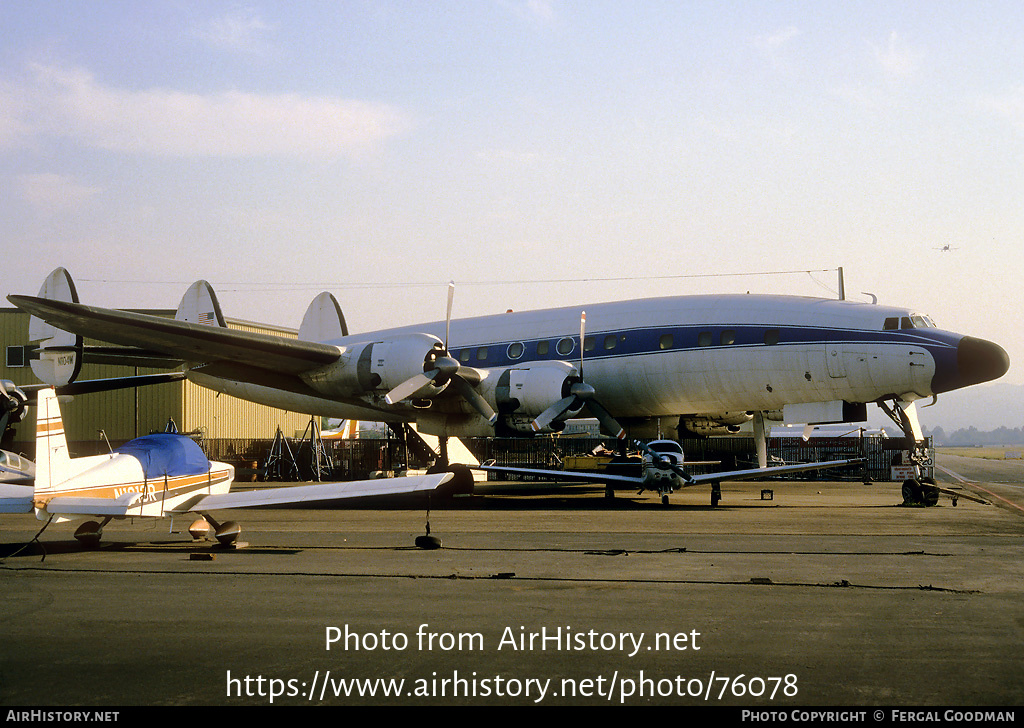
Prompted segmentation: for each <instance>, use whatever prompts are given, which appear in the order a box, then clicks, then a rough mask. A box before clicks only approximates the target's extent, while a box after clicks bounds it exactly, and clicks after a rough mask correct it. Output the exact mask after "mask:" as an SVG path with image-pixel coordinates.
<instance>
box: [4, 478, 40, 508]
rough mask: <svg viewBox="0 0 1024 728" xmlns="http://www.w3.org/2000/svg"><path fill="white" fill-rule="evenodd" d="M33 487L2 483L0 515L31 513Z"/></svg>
mask: <svg viewBox="0 0 1024 728" xmlns="http://www.w3.org/2000/svg"><path fill="white" fill-rule="evenodd" d="M33 490H34V489H33V487H32V486H31V485H11V484H9V483H0V513H31V512H32V492H33Z"/></svg>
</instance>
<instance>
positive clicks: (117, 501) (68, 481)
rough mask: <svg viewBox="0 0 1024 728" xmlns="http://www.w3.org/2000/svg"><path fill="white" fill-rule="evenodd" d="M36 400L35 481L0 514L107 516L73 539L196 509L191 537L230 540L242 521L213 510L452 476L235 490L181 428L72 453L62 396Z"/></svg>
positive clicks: (332, 496) (224, 471)
mask: <svg viewBox="0 0 1024 728" xmlns="http://www.w3.org/2000/svg"><path fill="white" fill-rule="evenodd" d="M37 399H38V404H37V407H38V413H37V417H36V460H35V483H34V485H31V486H28V485H9V484H0V513H32V512H34V513H35V515H36V518H38V519H39V520H41V521H46V522H47V525H49V524H50V523H51V522H57V523H60V522H64V521H74V520H81V519H84V518H92V517H97V518H100V519H102V521H101V522H97V521H86V522H85V523H83V524H82V525H80V526H79V527H78V530H76V531H75V538H77V539H78V540H79V541H82V542H83V543H92V544H94V543H96V542H97V541H99V539H100V536H101V535H102V529H103V526H104V525H106V524H107V523H108V522H109V521H110V520H111V519H114V518H118V519H123V518H167V517H173V516H177V515H186V514H189V513H192V514H198V515H200V516H201V518H200V519H198V520H197V521H195V522H194V523H193V524H192V526H191V527H190V528H189V532H190V533H192V534H193V536H198V535H206V533H208V532H209V531H210V530H211V525H212V528H213V530H214V533H215V536H216V538H217V540H218V541H219V542H220V543H221V544H223V545H231V544H234V543H236V539H237V538H238V535H239V533H240V528H239V527H238V524H236V523H234V522H232V521H228V522H225V523H218V522H217V521H215V520H214V519H213V518H212V516H211V515H210V512H211V511H219V510H224V509H231V508H253V507H258V506H267V505H283V504H296V505H299V504H304V503H311V502H314V501H325V500H337V499H342V498H356V497H361V496H376V495H389V494H393V493H410V492H415V491H431V490H434V489H435V488H437V487H438V486H439V485H441V484H442V483H444V482H446V481H447V480H449V479H450V478H451V477H452V476H451V474H450V473H440V474H436V475H424V476H411V477H407V478H391V479H384V480H364V481H354V482H347V483H320V484H317V485H303V486H292V487H284V488H270V489H264V490H251V491H240V492H234V493H232V492H229V491H230V489H231V484H232V482H233V480H234V476H235V470H234V468H233V467H232V466H231V465H228V464H226V463H219V462H211V461H210V460H208V459H207V458H206V455H204V454H203V451H202V450H201V449H200V448H199V446H198V445H197V444H196V443H195V442H194V441H192V440H191V439H189V438H187V437H184V436H182V435H168V434H161V435H148V436H146V437H140V438H136V439H135V440H132V441H130V442H128V443H126V444H125V445H122V446H121V447H119V448H117V449H116V450H114V451H113V452H111V453H110V454H108V455H95V456H90V457H82V458H72V457H70V454H69V452H68V444H67V438H66V437H65V435H64V423H63V420H62V418H61V414H60V406H59V404H58V401H57V395H56V394H55V392H54V390H53V389H52V388H47V389H42V390H40V391H39V393H38V395H37ZM44 528H45V526H44Z"/></svg>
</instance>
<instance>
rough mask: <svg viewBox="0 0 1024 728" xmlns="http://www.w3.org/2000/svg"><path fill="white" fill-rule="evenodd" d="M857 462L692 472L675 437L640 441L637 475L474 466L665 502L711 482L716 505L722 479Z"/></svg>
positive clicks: (712, 502) (766, 475)
mask: <svg viewBox="0 0 1024 728" xmlns="http://www.w3.org/2000/svg"><path fill="white" fill-rule="evenodd" d="M858 462H861V460H860V459H849V460H826V461H822V462H815V463H795V464H791V465H773V466H771V467H764V468H747V469H745V470H728V471H722V472H715V473H704V474H693V473H689V472H687V470H686V469H685V459H684V457H683V449H682V447H681V446H680V445H679V443H678V442H676V441H675V440H652V441H651V442H648V443H646V444H645V445H644V452H643V456H642V458H641V462H640V474H639V475H627V474H619V473H612V472H604V473H595V472H591V473H588V472H583V471H579V470H545V469H542V468H519V467H514V466H505V465H495V464H493V463H484V464H482V465H480V466H478V467H477V468H476V469H479V470H484V471H487V472H494V473H511V474H516V475H530V476H534V477H539V478H547V479H551V480H559V481H572V480H576V481H585V482H602V483H604V484H605V486H606V489H607V491H606V492H607V493H608V494H609V495H610V494H611V492H612V490H613V488H614V486H616V485H631V486H635V487H638V488H639V489H640V492H641V493H642V492H643V491H645V490H650V491H655V492H657V493H658V495H659V496H661V502H662V503H663V504H665V505H668V497H669V495H670V494H671V493H673V492H674V491H676V490H678V489H679V488H687V487H691V486H695V485H710V486H711V505H713V506H716V505H718V503H719V501H721V500H722V489H721V486H722V483H725V482H732V481H738V480H752V479H754V478H764V477H770V476H775V475H789V474H792V473H803V472H807V471H808V470H827V469H829V468H840V467H843V466H846V465H853V464H855V463H858Z"/></svg>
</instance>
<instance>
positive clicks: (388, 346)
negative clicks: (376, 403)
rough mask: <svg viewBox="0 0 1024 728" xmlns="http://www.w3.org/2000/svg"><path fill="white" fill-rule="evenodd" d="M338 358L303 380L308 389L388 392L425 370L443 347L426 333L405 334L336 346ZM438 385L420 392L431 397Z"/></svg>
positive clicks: (437, 340) (435, 338)
mask: <svg viewBox="0 0 1024 728" xmlns="http://www.w3.org/2000/svg"><path fill="white" fill-rule="evenodd" d="M339 353H340V356H339V357H338V360H337V361H335V362H334V363H333V364H328V365H327V366H325V367H321V368H320V369H317V370H315V371H313V372H307V373H306V374H303V375H302V378H303V379H304V380H305V381H306V383H307V384H309V386H311V387H313V388H314V389H316V390H317V391H318V392H323V393H324V394H334V395H342V396H345V395H348V396H353V395H360V394H367V393H372V392H378V393H384V392H389V391H391V390H392V389H394V388H395V387H397V386H398V385H399V384H401V383H402V382H404V381H406V380H407V379H410V378H412V377H414V376H416V375H418V374H422V373H423V372H424V371H425V369H426V364H427V363H428V362H429V361H431V360H432V359H433V358H434V357H436V356H438V355H439V354H443V353H444V344H443V343H441V340H440V339H438V338H437V337H436V336H431V335H429V334H407V335H405V336H397V337H395V338H393V339H388V340H385V341H367V342H360V343H357V344H348V345H345V346H342V347H339ZM445 386H447V382H444V383H442V384H441V385H440V386H433V385H429V386H427V387H425V388H424V390H422V391H421V392H419V393H418V394H419V396H421V397H432V396H434V395H436V394H439V393H440V392H442V391H443V390H444V388H445Z"/></svg>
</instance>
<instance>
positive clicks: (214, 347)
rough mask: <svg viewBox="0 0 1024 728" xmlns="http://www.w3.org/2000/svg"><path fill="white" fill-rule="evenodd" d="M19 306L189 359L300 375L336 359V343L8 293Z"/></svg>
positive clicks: (70, 326)
mask: <svg viewBox="0 0 1024 728" xmlns="http://www.w3.org/2000/svg"><path fill="white" fill-rule="evenodd" d="M7 300H8V301H10V302H11V303H13V304H14V305H15V306H17V307H18V308H20V309H21V310H23V311H26V312H28V313H30V314H32V315H33V316H35V317H37V318H39V319H41V320H43V321H45V322H46V323H48V324H51V325H52V326H55V327H57V328H60V329H64V330H69V331H73V332H74V333H76V334H80V335H81V336H86V337H89V338H93V339H99V340H101V341H107V342H110V343H113V344H119V345H122V346H135V347H142V348H145V349H151V350H153V351H156V352H160V353H164V354H169V355H171V356H175V357H178V358H180V359H182V360H185V361H190V362H216V361H223V360H229V361H233V362H237V363H239V364H244V365H249V366H253V367H258V368H261V369H271V370H273V371H277V372H284V373H288V374H299V373H301V372H305V371H308V370H310V369H314V368H316V367H321V366H324V365H325V364H331V363H333V362H334V361H336V360H337V359H338V356H339V355H340V353H341V352H340V351H339V350H338V347H336V346H330V345H328V344H319V343H316V342H312V341H299V340H296V339H286V338H283V337H280V336H271V335H268V334H259V333H255V332H248V331H237V330H234V329H225V328H220V327H218V326H207V325H205V324H197V323H189V322H187V321H178V320H175V319H167V318H161V317H159V316H150V315H148V314H141V313H132V312H130V311H118V310H115V309H108V308H98V307H95V306H86V305H83V304H81V303H69V302H67V301H55V300H51V299H48V298H36V297H34V296H13V295H12V296H8V297H7Z"/></svg>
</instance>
